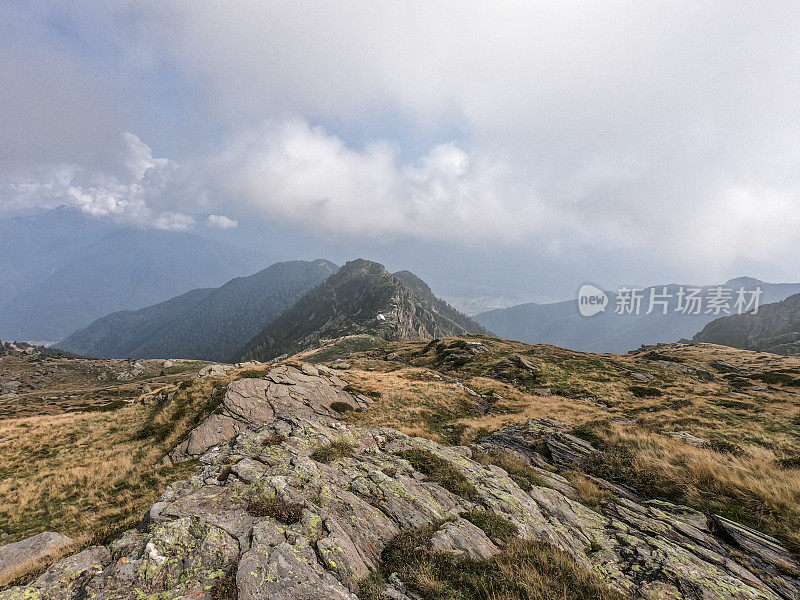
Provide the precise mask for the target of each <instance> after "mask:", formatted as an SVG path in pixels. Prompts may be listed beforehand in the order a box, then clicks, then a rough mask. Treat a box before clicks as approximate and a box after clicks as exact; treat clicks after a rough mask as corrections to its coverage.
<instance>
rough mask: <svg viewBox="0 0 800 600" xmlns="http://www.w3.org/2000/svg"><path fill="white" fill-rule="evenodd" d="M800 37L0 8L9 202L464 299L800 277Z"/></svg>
mask: <svg viewBox="0 0 800 600" xmlns="http://www.w3.org/2000/svg"><path fill="white" fill-rule="evenodd" d="M798 31H800V3H798V2H796V1H791V2H781V1H777V2H769V3H744V2H713V1H708V2H697V1H692V2H679V1H676V2H648V1H643V0H637V1H631V2H613V3H612V2H598V3H587V2H569V1H564V0H559V1H551V2H536V1H530V0H529V1H526V2H494V3H486V2H470V1H467V0H457V1H454V2H411V1H409V2H370V1H364V2H350V1H341V2H319V1H318V2H304V1H298V0H291V1H289V2H279V1H264V0H257V1H253V2H245V1H233V0H226V1H224V2H212V1H204V2H193V1H191V2H190V1H187V2H171V1H164V0H159V1H154V2H147V1H142V0H138V1H136V2H126V1H122V0H120V1H113V0H112V1H109V2H70V1H65V2H57V3H54V2H37V1H35V0H32V1H29V2H13V1H5V0H0V53H2V54H1V55H0V56H2V60H0V80H1V81H2V85H0V107H1V108H0V216H5V215H9V214H14V213H17V212H20V211H29V210H31V209H34V208H51V207H56V206H59V205H63V204H67V205H71V206H74V207H77V208H79V209H80V210H82V211H84V212H85V213H86V214H87V215H91V216H94V217H105V218H112V219H115V220H118V221H121V222H125V223H129V224H130V225H131V226H136V227H147V228H151V227H152V228H160V229H172V230H192V231H196V232H200V233H204V234H207V235H215V236H222V237H225V238H228V239H239V240H240V241H242V242H243V243H247V244H258V243H259V240H261V241H262V242H263V240H265V239H269V240H270V242H269V243H270V244H272V245H273V246H274V248H273V250H274V253H275V256H276V257H280V258H288V257H293V256H297V257H303V258H306V257H314V256H318V255H324V256H328V257H330V258H331V259H333V260H338V261H341V260H346V259H347V258H350V257H354V256H357V255H368V257H373V258H375V259H378V260H382V261H385V262H386V263H388V264H389V266H391V267H396V268H412V269H414V270H415V271H417V272H419V273H420V274H421V275H423V276H427V277H428V278H430V279H432V281H431V283H432V284H433V285H434V289H437V286H438V288H440V289H444V290H445V291H448V292H449V293H451V294H459V293H464V294H467V295H469V294H478V293H505V294H508V293H526V294H533V295H535V296H536V297H538V298H541V299H544V298H561V297H567V296H570V295H572V293H573V290H575V289H577V287H578V286H579V285H580V284H581V283H584V282H586V281H594V282H597V283H600V284H601V285H604V286H605V287H614V286H617V285H622V284H635V285H649V284H656V283H665V282H669V281H676V282H700V283H712V282H721V281H724V280H726V279H728V278H730V277H734V276H738V275H744V274H747V275H753V276H757V277H761V278H763V279H768V280H774V281H777V280H786V281H789V280H791V281H800V268H798V265H800V101H798V91H799V90H800V35H798V33H797V32H798ZM265 232H269V235H267V233H265ZM264 243H265V242H264ZM301 255H302V256H301Z"/></svg>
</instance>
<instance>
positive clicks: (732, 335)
mask: <svg viewBox="0 0 800 600" xmlns="http://www.w3.org/2000/svg"><path fill="white" fill-rule="evenodd" d="M692 339H693V340H694V341H696V342H708V343H711V344H722V345H724V346H733V347H734V348H742V349H744V350H757V351H760V352H774V353H775V354H790V355H795V356H797V355H800V294H795V295H794V296H789V297H788V298H786V299H785V300H782V301H781V302H775V303H773V304H766V305H763V306H761V307H759V309H758V312H757V313H755V314H753V313H749V314H743V315H731V316H728V317H723V318H721V319H716V320H715V321H712V322H711V323H709V324H708V325H706V326H705V327H704V328H703V330H702V331H701V332H699V333H698V334H697V335H695V336H694V338H692Z"/></svg>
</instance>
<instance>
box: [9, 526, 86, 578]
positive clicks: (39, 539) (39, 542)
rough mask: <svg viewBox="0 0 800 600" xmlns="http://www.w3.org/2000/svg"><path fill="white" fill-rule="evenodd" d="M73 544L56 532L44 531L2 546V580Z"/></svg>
mask: <svg viewBox="0 0 800 600" xmlns="http://www.w3.org/2000/svg"><path fill="white" fill-rule="evenodd" d="M71 543H72V539H70V538H68V537H67V536H65V535H62V534H60V533H57V532H55V531H44V532H42V533H39V534H37V535H34V536H31V537H29V538H26V539H24V540H20V541H19V542H14V543H13V544H6V545H5V546H0V580H3V579H7V578H8V577H9V576H10V575H11V574H12V573H13V572H14V571H16V570H17V569H19V568H20V567H22V566H24V565H25V564H26V563H30V562H33V561H37V560H42V559H44V558H45V557H47V556H48V555H49V554H51V553H52V552H56V551H58V550H60V549H62V548H64V547H65V546H68V545H69V544H71Z"/></svg>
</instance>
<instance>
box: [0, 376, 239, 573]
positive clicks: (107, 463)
mask: <svg viewBox="0 0 800 600" xmlns="http://www.w3.org/2000/svg"><path fill="white" fill-rule="evenodd" d="M224 383H226V382H223V381H217V382H216V387H217V389H218V390H220V389H222V387H223V386H224ZM214 385H215V382H214V381H213V380H211V379H210V378H205V379H199V380H196V381H195V382H194V383H193V384H192V385H191V386H189V387H187V388H186V389H183V390H178V391H177V393H176V396H175V399H174V400H173V401H172V403H170V404H168V405H167V406H164V407H161V408H159V406H158V405H143V404H140V403H135V404H132V405H130V406H127V407H124V408H120V409H118V410H114V411H109V412H84V413H65V414H60V415H44V416H36V417H27V418H20V419H7V420H4V421H0V440H3V442H2V443H0V465H2V469H1V470H0V530H2V531H3V532H4V533H5V534H6V537H5V539H4V542H12V541H16V540H18V539H23V538H25V537H28V536H30V535H34V534H36V533H40V532H41V531H45V530H55V531H58V532H60V533H63V534H65V535H68V536H70V537H72V538H73V539H74V540H75V543H74V544H73V545H72V546H70V547H68V548H64V549H63V550H62V551H60V552H57V553H55V554H54V555H53V556H51V557H48V559H47V560H44V561H40V562H36V563H34V564H31V565H27V566H26V567H24V568H21V569H20V570H19V571H20V572H18V573H15V575H14V576H15V577H21V576H22V575H25V574H26V573H30V572H31V571H33V572H35V571H36V570H40V568H42V567H43V566H44V565H45V564H47V563H48V562H51V561H52V560H54V559H58V558H60V557H61V556H66V555H67V554H69V553H70V552H71V551H74V550H77V549H79V548H82V547H85V546H87V545H90V544H95V543H103V542H106V541H108V540H109V539H112V538H113V537H114V536H115V535H117V534H119V533H120V532H121V531H124V530H125V529H129V528H130V527H133V526H134V525H135V524H136V523H138V522H139V520H141V518H142V517H143V516H144V513H145V511H146V510H147V509H148V508H149V507H150V506H151V505H152V504H153V503H154V502H155V501H156V499H157V498H158V496H159V495H160V494H161V493H162V492H163V490H164V489H165V488H166V486H167V485H168V484H169V483H170V482H172V481H177V480H182V479H186V478H187V477H189V476H190V475H191V474H192V473H193V472H194V471H195V469H196V465H195V464H194V463H191V462H190V463H184V464H182V465H178V466H175V467H159V468H154V465H155V464H156V463H157V462H158V461H159V460H160V459H161V458H162V457H163V456H164V455H165V454H166V453H167V452H168V451H169V450H170V449H172V448H173V447H174V446H175V445H176V444H177V443H178V442H179V441H180V440H181V439H182V438H183V437H184V436H185V435H186V433H187V432H188V431H189V430H190V429H191V428H192V427H193V426H194V425H195V424H196V423H197V422H198V421H199V420H200V419H202V418H204V417H205V416H206V415H207V414H208V413H209V412H210V410H211V408H212V407H213V403H214V393H213V390H214ZM7 582H8V580H7V581H4V582H3V581H0V586H1V585H3V584H5V583H7Z"/></svg>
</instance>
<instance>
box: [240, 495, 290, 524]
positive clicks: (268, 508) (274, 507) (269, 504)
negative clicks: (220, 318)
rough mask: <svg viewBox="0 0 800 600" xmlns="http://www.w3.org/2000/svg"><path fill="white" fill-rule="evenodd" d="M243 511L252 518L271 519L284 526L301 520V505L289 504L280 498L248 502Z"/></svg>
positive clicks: (274, 497)
mask: <svg viewBox="0 0 800 600" xmlns="http://www.w3.org/2000/svg"><path fill="white" fill-rule="evenodd" d="M244 509H245V510H246V511H247V512H248V513H249V514H251V515H252V516H254V517H272V518H273V519H277V520H278V521H280V522H281V523H283V524H285V525H294V524H295V523H297V522H299V521H300V519H302V518H303V509H304V507H303V505H302V504H300V503H299V502H289V501H288V500H286V499H285V498H282V497H281V496H273V497H272V498H258V499H256V500H252V501H250V502H248V503H247V504H246V505H245V507H244Z"/></svg>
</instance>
